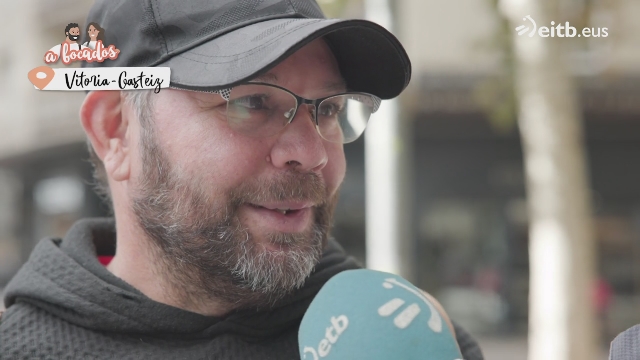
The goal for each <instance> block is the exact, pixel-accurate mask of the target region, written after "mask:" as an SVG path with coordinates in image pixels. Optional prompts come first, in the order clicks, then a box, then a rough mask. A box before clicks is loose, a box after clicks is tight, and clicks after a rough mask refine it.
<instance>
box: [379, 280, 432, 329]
mask: <svg viewBox="0 0 640 360" xmlns="http://www.w3.org/2000/svg"><path fill="white" fill-rule="evenodd" d="M382 286H383V287H384V288H385V289H393V288H394V287H398V288H400V289H404V290H406V291H408V292H410V293H412V294H413V295H415V296H417V297H418V298H419V299H420V300H422V302H424V303H425V304H426V305H427V307H428V308H429V311H430V312H431V316H430V317H429V323H428V324H429V328H430V329H431V330H433V331H434V332H436V333H440V332H442V318H441V317H440V314H439V313H438V311H437V310H436V309H435V308H434V307H433V305H432V304H431V302H430V301H429V300H427V298H425V297H424V295H422V294H421V293H420V292H418V291H416V290H415V289H413V288H411V287H409V286H407V285H405V284H403V283H401V282H399V281H398V280H396V279H394V278H388V279H385V281H384V282H383V283H382ZM404 304H405V301H404V300H402V299H400V298H393V299H391V300H389V301H387V302H386V303H385V304H383V305H382V306H380V307H379V308H378V315H380V316H382V317H388V316H390V315H392V314H394V313H395V312H396V311H398V310H399V309H400V308H401V307H402V306H403V305H404ZM421 311H422V310H421V309H420V305H419V304H418V303H417V302H414V303H412V304H410V305H409V306H407V307H406V308H404V309H403V310H402V311H401V312H400V313H398V315H396V316H395V317H394V319H393V324H394V325H395V326H396V327H397V328H398V329H405V328H406V327H407V326H409V325H411V323H412V322H413V320H414V319H415V318H416V317H417V316H418V315H419V314H420V312H421Z"/></svg>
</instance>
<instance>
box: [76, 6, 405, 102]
mask: <svg viewBox="0 0 640 360" xmlns="http://www.w3.org/2000/svg"><path fill="white" fill-rule="evenodd" d="M90 22H95V23H97V24H99V25H100V26H101V27H102V28H103V29H104V39H105V40H104V44H105V45H115V46H116V47H117V48H118V49H120V54H119V55H118V58H117V59H116V60H113V61H112V60H105V61H104V62H102V63H99V62H93V63H85V64H84V66H87V67H96V66H136V67H140V66H167V67H170V68H171V86H172V87H175V88H180V89H187V90H199V91H213V90H219V89H222V88H227V87H231V86H234V85H236V84H239V83H242V82H244V81H247V80H250V79H252V78H254V77H256V76H257V75H260V74H262V73H265V72H266V71H268V70H269V69H270V68H272V67H274V66H275V65H277V64H278V63H279V62H280V61H281V60H283V59H284V58H286V57H288V56H289V55H291V54H292V53H294V52H295V51H297V50H298V49H300V48H301V47H303V46H304V45H306V44H308V43H310V42H311V41H313V40H315V39H317V38H320V37H322V38H324V39H325V40H326V42H327V44H328V45H329V47H330V48H331V50H332V51H333V53H334V55H335V57H336V59H337V61H338V65H339V67H340V71H341V73H342V76H343V77H344V78H345V80H346V82H347V86H348V87H349V90H351V91H362V92H368V93H371V94H374V95H377V96H378V97H380V98H382V99H390V98H393V97H396V96H397V95H399V94H400V93H401V92H402V90H404V88H405V87H406V86H407V84H408V83H409V80H410V78H411V62H410V61H409V57H408V56H407V53H406V52H405V50H404V48H403V47H402V45H401V44H400V42H399V41H398V39H396V37H395V36H393V34H391V33H390V32H389V31H387V30H385V29H384V28H383V27H381V26H379V25H377V24H375V23H373V22H370V21H365V20H339V19H326V18H325V17H324V14H323V13H322V11H321V10H320V7H319V6H318V4H317V3H316V2H315V1H314V0H183V1H176V0H97V1H96V2H95V4H94V6H93V7H92V9H91V11H90V12H89V16H88V18H87V23H90Z"/></svg>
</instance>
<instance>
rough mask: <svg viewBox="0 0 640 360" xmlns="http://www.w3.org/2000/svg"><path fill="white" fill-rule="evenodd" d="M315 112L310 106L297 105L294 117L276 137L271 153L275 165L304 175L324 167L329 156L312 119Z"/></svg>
mask: <svg viewBox="0 0 640 360" xmlns="http://www.w3.org/2000/svg"><path fill="white" fill-rule="evenodd" d="M314 111H315V107H313V106H312V105H306V104H302V105H300V108H299V109H298V111H297V112H296V116H295V117H294V118H293V120H292V121H291V122H290V123H289V124H288V125H287V126H286V127H285V128H284V130H283V131H282V133H281V134H280V135H279V136H278V140H277V142H276V144H275V145H274V147H273V148H272V150H271V161H272V162H273V165H274V166H276V167H282V168H284V167H289V168H292V169H295V170H297V171H305V172H306V171H314V172H318V171H320V170H322V169H323V168H324V167H325V165H326V164H327V161H328V156H327V151H326V149H325V143H324V140H323V139H322V137H320V134H319V133H318V130H317V128H316V123H315V121H314V119H313V112H314Z"/></svg>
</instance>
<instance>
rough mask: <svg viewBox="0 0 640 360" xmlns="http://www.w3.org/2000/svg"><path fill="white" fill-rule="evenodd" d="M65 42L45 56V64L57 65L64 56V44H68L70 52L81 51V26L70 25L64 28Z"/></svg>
mask: <svg viewBox="0 0 640 360" xmlns="http://www.w3.org/2000/svg"><path fill="white" fill-rule="evenodd" d="M64 36H65V38H64V42H63V43H62V44H58V45H55V46H54V47H52V48H51V49H49V51H47V53H46V54H45V62H47V63H55V62H56V61H58V59H59V58H60V56H62V54H61V53H60V51H62V49H63V47H64V44H67V46H68V47H69V49H70V50H80V49H81V48H82V46H81V45H80V41H79V40H80V25H78V24H77V23H69V24H67V26H66V27H65V28H64Z"/></svg>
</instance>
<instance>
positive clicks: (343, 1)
mask: <svg viewBox="0 0 640 360" xmlns="http://www.w3.org/2000/svg"><path fill="white" fill-rule="evenodd" d="M350 2H353V0H351V1H350V0H318V4H319V5H320V7H321V8H322V11H323V12H324V14H325V15H326V16H327V17H328V18H340V17H342V15H343V12H344V10H345V8H346V7H347V5H348V3H350Z"/></svg>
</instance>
